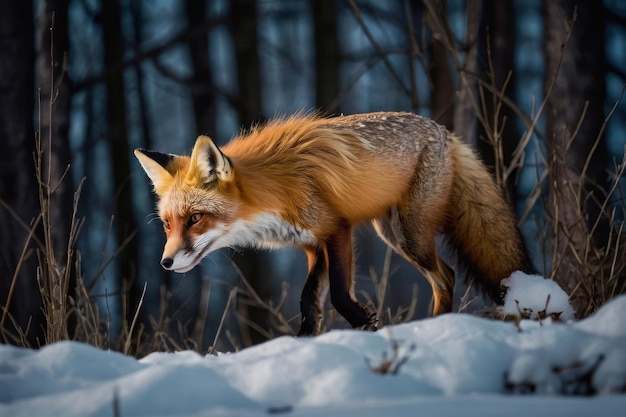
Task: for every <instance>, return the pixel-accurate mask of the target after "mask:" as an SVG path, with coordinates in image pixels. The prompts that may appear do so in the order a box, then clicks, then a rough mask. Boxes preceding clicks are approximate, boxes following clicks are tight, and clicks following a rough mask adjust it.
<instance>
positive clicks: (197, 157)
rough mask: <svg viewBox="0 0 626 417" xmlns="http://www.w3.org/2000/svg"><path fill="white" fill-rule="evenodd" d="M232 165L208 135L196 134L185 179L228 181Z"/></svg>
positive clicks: (193, 180) (206, 181)
mask: <svg viewBox="0 0 626 417" xmlns="http://www.w3.org/2000/svg"><path fill="white" fill-rule="evenodd" d="M232 173H233V170H232V166H231V163H230V160H229V159H228V157H227V156H226V155H224V154H223V153H222V151H220V150H219V148H218V147H217V145H215V142H213V140H212V139H211V138H210V137H208V136H204V135H203V136H198V139H197V140H196V144H195V146H194V147H193V151H192V152H191V165H190V167H189V173H188V174H187V180H189V181H191V182H200V183H208V182H213V181H215V180H216V179H219V180H221V181H228V180H230V179H231V177H232Z"/></svg>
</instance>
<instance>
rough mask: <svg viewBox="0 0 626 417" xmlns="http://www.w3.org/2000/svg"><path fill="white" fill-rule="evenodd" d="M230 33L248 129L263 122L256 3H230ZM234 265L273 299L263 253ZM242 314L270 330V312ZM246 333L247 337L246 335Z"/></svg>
mask: <svg viewBox="0 0 626 417" xmlns="http://www.w3.org/2000/svg"><path fill="white" fill-rule="evenodd" d="M230 12H231V31H232V36H233V39H234V43H235V62H236V64H237V84H238V86H239V97H238V101H237V103H238V106H237V110H238V112H239V120H240V122H241V124H243V125H244V126H246V127H249V126H250V125H252V124H254V123H258V122H260V121H261V120H262V118H263V115H262V111H261V78H260V74H261V73H260V63H259V56H258V37H257V3H256V0H231V1H230ZM234 259H235V262H236V263H237V264H238V266H239V268H240V269H241V271H242V274H243V276H244V277H245V278H246V279H247V280H248V281H249V282H250V284H251V286H252V288H254V290H255V291H256V292H257V294H258V295H259V296H260V297H261V298H262V299H264V300H269V298H270V296H271V277H267V276H266V274H263V273H262V271H261V268H262V261H263V256H262V255H261V254H260V253H255V252H250V251H247V252H245V254H243V255H235V257H234ZM243 314H246V315H247V320H249V321H250V322H253V323H256V324H257V325H258V326H260V327H261V328H263V329H266V330H267V329H269V327H270V318H269V312H268V311H267V310H265V309H263V308H260V307H255V306H249V307H248V308H247V309H246V311H245V312H243ZM242 330H243V331H244V334H242V337H243V339H244V343H246V344H256V343H260V342H262V341H264V340H265V339H266V337H264V336H263V335H261V334H260V333H259V332H257V331H256V330H255V329H254V326H249V327H248V328H247V329H242ZM246 331H247V334H245V333H246Z"/></svg>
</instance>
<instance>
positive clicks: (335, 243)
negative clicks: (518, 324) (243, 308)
mask: <svg viewBox="0 0 626 417" xmlns="http://www.w3.org/2000/svg"><path fill="white" fill-rule="evenodd" d="M135 155H136V156H137V158H138V159H139V162H140V163H141V165H142V167H143V169H144V170H145V171H146V173H147V175H148V177H149V178H150V180H151V181H152V184H153V186H154V191H155V193H156V194H157V196H158V198H159V201H158V214H159V216H160V218H161V220H162V221H163V226H164V229H165V234H166V236H167V242H166V244H165V249H164V251H163V257H162V259H161V265H162V266H163V267H164V268H165V269H168V270H172V271H176V272H186V271H189V270H190V269H192V268H193V267H195V266H196V265H198V263H199V262H200V261H201V260H202V258H203V257H205V256H206V255H207V254H208V253H210V252H212V251H214V250H216V249H219V248H224V247H259V248H275V247H280V246H288V245H292V246H293V245H295V246H298V247H301V248H302V249H303V250H304V252H305V253H306V255H307V258H308V276H307V278H306V282H305V284H304V288H303V291H302V296H301V299H300V308H301V313H302V321H301V327H300V331H299V333H298V334H299V335H313V334H317V333H318V332H319V330H320V322H321V315H322V304H321V303H322V301H323V300H321V299H320V296H321V294H322V293H323V291H322V290H323V289H325V288H326V285H329V287H330V298H331V303H332V305H333V306H334V308H335V309H336V310H337V312H339V313H340V314H341V315H342V316H343V317H344V318H345V319H346V320H347V321H348V322H349V323H350V324H351V325H352V326H353V327H354V328H360V329H368V330H375V329H376V327H377V325H378V320H377V317H376V315H375V313H373V312H372V311H371V310H370V309H369V308H368V307H366V306H365V305H363V304H361V303H359V302H358V301H357V300H356V299H355V296H354V286H353V279H354V278H353V248H352V229H353V228H354V227H355V225H358V224H360V223H363V222H366V221H371V222H372V223H373V225H374V228H375V230H376V232H377V233H378V235H379V236H380V237H381V238H382V239H383V240H384V241H385V242H386V243H387V244H388V245H389V246H391V247H392V248H393V249H394V250H395V251H396V252H398V253H399V254H401V255H402V256H404V257H405V258H406V259H407V260H409V261H410V262H411V263H412V264H413V265H415V266H416V267H417V268H418V269H419V270H420V271H421V272H422V273H423V274H424V275H425V276H426V278H427V279H428V281H429V283H430V285H431V287H432V289H433V314H435V315H437V314H442V313H446V312H450V311H451V310H452V300H453V298H452V296H453V287H454V272H453V271H452V269H451V268H450V267H449V266H448V265H446V264H445V263H444V262H443V261H442V260H441V259H440V257H439V256H438V254H437V248H436V246H435V236H436V235H437V234H443V235H444V236H445V238H447V242H448V243H449V244H450V245H451V246H452V247H453V248H454V249H456V250H457V251H458V253H459V258H460V259H462V260H463V261H464V263H466V264H467V268H468V276H471V277H475V278H476V281H477V283H478V284H479V285H480V287H481V288H482V289H483V290H485V292H486V293H487V294H488V295H490V296H491V298H493V299H494V300H495V301H496V302H499V303H501V302H502V292H501V288H500V280H501V279H503V278H506V277H508V276H509V275H510V274H511V273H512V272H513V271H515V270H524V271H527V270H530V266H529V262H528V260H527V256H526V251H525V249H524V246H523V244H522V240H521V237H520V233H519V231H518V229H517V227H516V219H515V216H514V215H513V213H512V211H511V210H510V208H509V207H508V206H507V204H506V202H505V200H504V199H503V198H502V197H501V195H500V192H499V190H498V188H497V186H496V185H495V183H494V181H493V180H492V178H491V176H490V174H489V172H488V171H487V169H486V168H485V167H484V166H483V164H482V163H481V162H480V161H479V159H478V158H477V157H476V156H475V155H474V153H473V152H472V151H471V149H470V148H469V147H468V146H467V145H465V144H463V143H462V142H461V141H460V140H459V139H458V138H457V137H455V136H454V135H452V134H451V133H449V132H448V131H447V130H446V129H445V128H444V127H442V126H440V125H438V124H437V123H435V122H434V121H432V120H430V119H428V118H425V117H420V116H417V115H415V114H412V113H395V112H381V113H369V114H360V115H352V116H340V117H335V118H321V117H317V116H315V115H299V116H293V117H290V118H284V119H280V120H275V121H271V122H269V123H268V124H266V125H265V126H259V127H254V128H252V129H251V130H250V131H249V132H247V133H242V134H241V135H240V136H239V137H237V138H235V139H233V140H232V141H231V142H230V143H229V144H227V145H225V146H223V147H222V148H221V149H219V148H218V147H217V146H216V145H215V143H214V142H213V141H212V140H211V139H210V138H209V137H207V136H200V137H198V139H197V141H196V143H195V146H194V148H193V151H192V152H191V156H177V155H171V154H162V153H158V152H154V151H148V150H144V149H137V150H135Z"/></svg>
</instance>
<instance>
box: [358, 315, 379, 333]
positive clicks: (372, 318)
mask: <svg viewBox="0 0 626 417" xmlns="http://www.w3.org/2000/svg"><path fill="white" fill-rule="evenodd" d="M355 329H357V330H367V331H370V332H375V331H376V330H378V317H377V316H376V313H371V314H370V315H369V316H368V317H367V323H365V324H362V325H360V326H356V327H355Z"/></svg>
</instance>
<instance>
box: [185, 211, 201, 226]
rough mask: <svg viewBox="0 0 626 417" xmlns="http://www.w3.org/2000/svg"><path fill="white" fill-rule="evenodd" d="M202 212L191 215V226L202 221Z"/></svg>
mask: <svg viewBox="0 0 626 417" xmlns="http://www.w3.org/2000/svg"><path fill="white" fill-rule="evenodd" d="M201 218H202V213H194V214H192V215H191V216H190V217H189V223H188V224H189V226H192V225H194V224H196V223H198V222H199V221H200V219H201Z"/></svg>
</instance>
